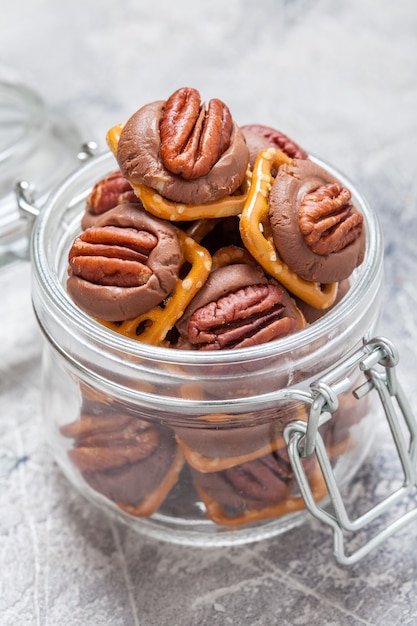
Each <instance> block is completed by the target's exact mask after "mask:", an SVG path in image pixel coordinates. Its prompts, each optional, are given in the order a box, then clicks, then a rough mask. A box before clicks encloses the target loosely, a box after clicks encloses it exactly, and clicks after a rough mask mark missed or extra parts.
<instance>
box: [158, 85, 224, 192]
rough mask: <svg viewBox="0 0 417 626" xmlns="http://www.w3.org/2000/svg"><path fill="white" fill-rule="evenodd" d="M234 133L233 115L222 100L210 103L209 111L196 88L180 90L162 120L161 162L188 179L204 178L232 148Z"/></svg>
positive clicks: (165, 108) (160, 126)
mask: <svg viewBox="0 0 417 626" xmlns="http://www.w3.org/2000/svg"><path fill="white" fill-rule="evenodd" d="M232 130H233V120H232V116H231V113H230V111H229V109H228V107H227V106H226V105H225V104H224V103H223V102H222V101H221V100H218V99H216V98H214V99H212V100H210V101H209V103H208V106H207V109H206V106H205V104H204V103H201V100H200V94H199V93H198V91H197V90H196V89H192V88H187V87H183V88H181V89H178V90H177V91H175V92H174V93H173V94H172V95H171V96H170V97H169V98H168V100H167V101H166V103H165V107H164V111H163V113H162V116H161V119H160V124H159V132H160V137H161V147H160V154H161V159H162V162H163V164H164V165H165V167H166V169H167V170H169V171H170V172H173V173H174V174H178V175H180V176H182V177H183V178H185V179H187V180H192V179H195V178H200V177H201V176H205V175H206V174H208V172H209V171H210V170H211V168H212V167H213V165H214V164H215V163H216V162H217V161H218V159H219V158H220V156H221V155H222V154H223V152H225V150H227V148H228V147H229V145H230V141H231V135H232Z"/></svg>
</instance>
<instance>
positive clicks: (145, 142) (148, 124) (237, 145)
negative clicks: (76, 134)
mask: <svg viewBox="0 0 417 626" xmlns="http://www.w3.org/2000/svg"><path fill="white" fill-rule="evenodd" d="M164 105H165V101H163V100H160V101H156V102H151V103H150V104H147V105H145V106H143V107H142V108H140V109H139V110H138V111H137V112H136V113H134V114H133V115H132V117H131V118H130V119H129V120H128V121H127V122H126V124H125V126H124V128H123V130H122V133H121V135H120V139H119V144H118V149H117V161H118V163H119V167H120V169H121V170H122V172H123V174H124V176H125V177H126V178H127V179H128V180H129V182H131V183H132V184H135V183H144V184H145V185H147V186H148V187H151V188H152V189H155V191H157V192H158V193H159V194H161V195H162V196H164V197H165V198H167V199H169V200H173V201H174V202H182V203H184V204H200V203H206V202H212V201H214V200H219V199H220V198H223V197H225V196H227V195H230V194H232V193H233V192H234V191H236V190H237V189H238V188H239V187H240V185H241V184H242V182H243V181H244V178H245V175H246V169H247V166H248V162H249V150H248V148H247V146H246V142H245V139H244V136H243V134H242V132H241V131H240V130H239V128H238V126H236V124H233V130H232V135H231V143H230V146H229V148H228V149H227V150H226V151H225V152H224V153H223V154H222V155H221V157H220V158H219V160H218V161H217V163H216V164H215V165H214V166H213V167H212V169H211V170H210V171H209V173H208V174H207V175H206V176H201V177H200V178H197V179H194V180H185V179H184V178H182V177H181V176H179V175H176V174H173V173H172V172H170V171H169V170H167V169H166V168H165V167H164V165H163V163H162V160H161V158H160V147H161V139H160V134H159V122H160V118H161V115H162V111H163V108H164Z"/></svg>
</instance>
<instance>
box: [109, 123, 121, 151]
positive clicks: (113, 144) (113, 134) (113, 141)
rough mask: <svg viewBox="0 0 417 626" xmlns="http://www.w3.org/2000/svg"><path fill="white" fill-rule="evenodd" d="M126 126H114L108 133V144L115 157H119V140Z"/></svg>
mask: <svg viewBox="0 0 417 626" xmlns="http://www.w3.org/2000/svg"><path fill="white" fill-rule="evenodd" d="M124 125H125V123H124V122H123V123H121V124H117V126H113V128H110V130H109V131H107V135H106V142H107V145H108V146H109V148H110V150H111V151H112V152H113V154H114V156H117V146H118V145H119V139H120V135H121V134H122V130H123V128H124Z"/></svg>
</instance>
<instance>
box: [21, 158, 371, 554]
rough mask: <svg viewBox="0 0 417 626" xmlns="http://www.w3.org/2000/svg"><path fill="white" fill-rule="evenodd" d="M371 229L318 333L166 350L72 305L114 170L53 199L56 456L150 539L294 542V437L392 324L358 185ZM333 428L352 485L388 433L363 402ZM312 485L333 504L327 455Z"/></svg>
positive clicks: (49, 357)
mask: <svg viewBox="0 0 417 626" xmlns="http://www.w3.org/2000/svg"><path fill="white" fill-rule="evenodd" d="M318 162H319V163H320V164H321V165H324V166H325V167H326V168H327V169H328V170H330V171H331V172H332V173H333V174H335V175H336V176H337V177H338V178H339V179H340V180H341V181H342V182H345V184H347V185H348V186H349V188H350V189H351V190H352V191H353V194H354V198H353V199H354V202H355V203H356V205H357V206H358V208H359V209H360V210H361V211H362V212H363V214H364V216H365V221H366V229H367V252H366V257H365V260H364V262H363V264H362V265H361V266H360V267H359V268H358V269H357V270H355V272H354V274H353V276H352V278H351V287H350V290H349V291H348V293H347V295H346V296H345V297H344V298H343V300H342V301H341V302H340V303H339V304H338V305H336V306H335V307H334V308H333V309H332V310H331V311H330V312H329V313H328V314H326V315H325V316H324V317H322V318H321V319H319V320H318V321H317V322H315V323H314V324H311V325H310V326H308V327H306V328H305V329H303V330H301V331H298V332H297V333H295V334H293V335H290V336H288V337H285V338H283V339H280V340H277V341H273V342H270V343H266V344H262V345H258V346H254V347H251V348H244V349H240V350H236V351H233V350H224V351H220V352H216V353H213V352H211V353H210V352H190V351H188V350H174V349H168V348H162V347H154V346H149V345H146V344H143V343H141V342H139V341H134V340H132V339H129V338H127V337H124V336H122V335H120V334H118V333H115V332H113V331H111V330H109V329H107V328H105V327H104V326H103V325H101V324H100V323H98V322H96V321H95V320H94V319H92V318H90V317H89V316H87V315H86V314H84V313H83V312H82V311H81V310H80V309H79V308H78V307H77V306H76V305H75V304H74V303H73V302H72V300H71V299H70V298H69V297H68V295H67V294H66V291H65V281H66V273H67V255H68V250H69V247H70V245H71V243H72V241H73V239H74V237H75V236H76V235H77V234H78V232H79V231H80V220H81V216H82V214H83V211H84V203H85V199H86V197H87V195H88V193H89V191H90V190H91V188H92V186H93V185H94V183H95V182H96V181H97V180H98V179H100V178H102V177H103V176H105V175H106V174H107V173H109V172H111V171H113V170H114V169H115V168H114V159H113V157H112V156H111V155H109V154H105V155H103V156H101V157H99V158H96V159H93V160H92V161H91V162H89V163H88V164H87V165H85V166H84V167H83V168H81V169H80V170H79V171H78V172H76V173H75V174H74V175H73V176H71V177H69V178H68V179H67V180H66V181H65V182H64V183H63V184H62V185H61V186H60V187H59V188H58V189H57V190H56V192H55V193H54V194H53V195H52V196H51V197H50V199H49V201H48V203H47V205H46V206H45V208H44V210H43V211H42V214H41V215H40V217H39V218H38V219H37V222H36V225H35V228H34V232H33V237H32V263H33V303H34V308H35V311H36V315H37V318H38V321H39V325H40V327H41V329H42V331H43V334H44V338H45V341H44V359H43V383H42V384H43V411H44V415H45V420H46V424H47V431H48V437H49V443H50V446H51V449H52V452H53V454H54V456H55V458H56V460H57V462H58V463H59V465H60V466H61V468H62V470H63V471H64V473H65V474H66V475H67V477H68V478H69V480H70V481H71V482H72V483H73V484H74V485H75V486H76V487H77V488H78V489H79V491H80V492H81V493H82V494H83V495H84V496H86V497H87V498H89V499H90V500H91V501H93V502H94V503H96V504H97V505H98V506H101V507H102V508H103V509H105V510H106V511H108V512H109V513H110V514H114V515H117V516H118V517H120V518H121V519H123V520H124V521H125V522H126V523H128V524H130V525H131V526H132V527H134V528H136V529H137V530H138V531H140V532H144V533H148V534H150V535H152V536H155V537H159V538H162V539H167V540H169V541H174V542H180V543H189V544H197V545H222V544H223V545H225V544H235V543H242V542H247V541H253V540H257V539H260V538H263V537H268V536H271V535H273V534H276V533H279V532H283V531H284V530H286V529H288V528H290V527H291V526H293V525H294V524H297V523H300V522H301V521H302V520H303V519H304V517H305V512H304V504H303V500H302V498H301V497H300V495H299V492H298V487H297V484H296V481H295V479H294V476H293V474H292V470H291V466H290V463H289V459H288V454H287V450H286V445H285V441H284V438H283V430H284V428H285V425H286V424H287V423H289V422H290V421H293V420H301V421H304V422H305V421H306V420H307V419H308V411H309V403H308V402H307V401H306V398H308V397H309V396H308V394H309V389H310V385H311V383H313V382H314V381H316V380H317V379H319V378H320V377H321V376H322V375H323V374H325V373H326V372H328V371H329V370H331V369H332V368H334V367H335V366H336V365H337V364H339V363H340V361H341V360H343V359H344V358H345V357H346V356H347V355H349V354H350V353H351V352H353V351H355V350H357V349H358V348H359V347H360V346H361V345H362V343H363V340H364V339H366V338H370V337H371V336H373V335H374V333H375V329H376V325H377V322H378V317H379V313H380V310H381V299H382V296H381V281H382V239H381V233H380V228H379V225H378V221H377V219H376V217H375V214H374V213H373V211H372V210H371V208H370V207H369V206H368V205H367V203H366V202H365V200H364V199H363V198H362V197H361V196H360V194H359V193H358V192H357V191H356V190H355V188H354V186H352V184H351V183H350V182H346V181H345V179H344V177H343V176H341V175H340V173H338V172H334V170H333V169H332V168H329V166H327V165H326V164H323V163H321V162H320V161H318ZM349 379H350V388H349V389H345V390H344V391H343V394H341V396H340V397H339V407H338V409H337V411H336V412H335V413H334V414H332V416H331V419H329V420H328V421H327V422H326V423H324V424H323V425H322V426H321V427H320V433H321V435H322V437H323V439H324V441H325V443H326V448H327V451H328V455H329V457H330V459H331V462H332V465H333V466H334V468H335V473H336V476H337V477H338V479H339V480H340V482H341V483H343V482H344V481H348V480H351V479H352V478H353V476H354V475H355V472H356V471H357V469H358V467H359V465H360V463H361V461H362V460H363V458H364V456H365V454H366V453H367V451H368V448H369V444H370V442H371V440H372V437H371V435H372V430H373V419H374V418H375V415H374V409H373V406H372V403H371V402H370V401H369V396H366V397H364V398H362V399H361V400H356V399H355V397H354V395H353V394H352V391H353V389H354V388H356V387H357V386H358V385H359V384H360V383H361V374H360V373H358V372H355V371H352V372H349ZM304 464H305V470H306V472H307V475H308V476H309V480H310V483H311V486H312V489H313V493H314V495H315V497H316V498H317V499H318V500H320V499H322V498H324V497H325V495H326V490H325V485H324V482H323V477H322V476H321V473H320V471H319V468H318V465H317V463H316V460H315V457H314V455H311V456H310V457H308V458H306V460H305V462H304Z"/></svg>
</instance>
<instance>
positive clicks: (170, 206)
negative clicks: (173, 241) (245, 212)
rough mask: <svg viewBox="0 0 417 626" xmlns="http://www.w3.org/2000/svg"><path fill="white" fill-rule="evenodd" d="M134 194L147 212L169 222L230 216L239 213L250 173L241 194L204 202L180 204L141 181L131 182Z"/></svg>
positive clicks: (248, 184)
mask: <svg viewBox="0 0 417 626" xmlns="http://www.w3.org/2000/svg"><path fill="white" fill-rule="evenodd" d="M129 182H130V184H131V185H132V187H133V191H134V192H135V194H136V196H137V197H138V198H139V200H140V201H141V202H142V204H143V206H144V207H145V209H146V210H147V211H149V213H152V215H154V216H155V217H159V218H160V219H165V220H170V221H171V222H181V221H184V220H199V219H211V218H215V217H230V216H232V215H239V214H240V213H241V211H242V208H243V205H244V204H245V202H246V198H247V197H248V192H249V187H250V173H249V172H248V173H247V175H246V178H245V180H244V181H243V183H242V186H241V192H242V193H241V194H239V195H232V196H226V197H225V198H221V199H220V200H215V201H213V202H206V203H204V204H181V203H179V202H173V201H172V200H167V199H166V198H164V197H163V196H161V195H160V194H159V193H158V192H156V191H155V190H154V189H152V188H151V187H148V186H147V185H144V184H143V183H133V182H132V181H129Z"/></svg>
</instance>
